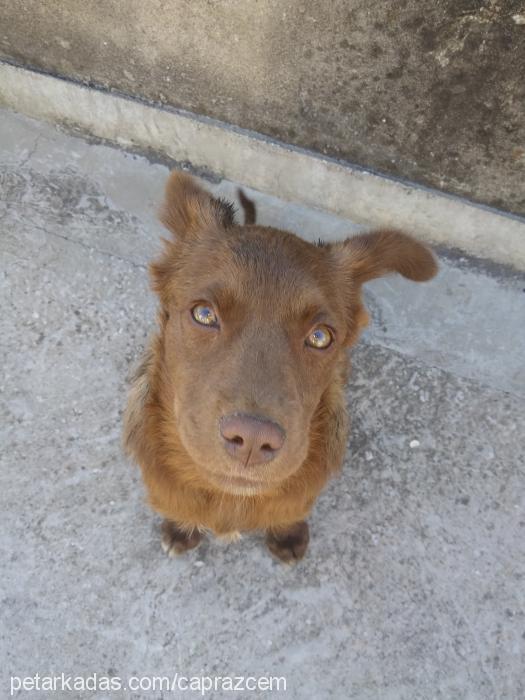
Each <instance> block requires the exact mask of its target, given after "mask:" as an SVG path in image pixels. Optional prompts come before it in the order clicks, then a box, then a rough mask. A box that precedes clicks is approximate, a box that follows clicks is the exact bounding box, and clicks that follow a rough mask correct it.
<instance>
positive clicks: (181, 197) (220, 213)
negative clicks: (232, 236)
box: [160, 170, 234, 240]
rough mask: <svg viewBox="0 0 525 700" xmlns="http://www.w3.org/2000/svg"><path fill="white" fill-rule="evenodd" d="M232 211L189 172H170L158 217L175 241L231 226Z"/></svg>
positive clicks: (232, 221) (226, 203) (231, 206)
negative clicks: (200, 231) (204, 231)
mask: <svg viewBox="0 0 525 700" xmlns="http://www.w3.org/2000/svg"><path fill="white" fill-rule="evenodd" d="M233 214H234V209H233V205H232V204H230V203H229V202H226V201H224V200H222V199H216V198H215V197H212V195H211V194H210V193H209V192H206V190H204V189H203V188H202V187H200V185H198V184H197V183H196V182H195V180H194V179H193V178H192V177H191V176H190V175H187V174H186V173H183V172H179V171H176V170H174V171H173V172H172V173H171V174H170V176H169V178H168V182H167V183H166V193H165V198H164V204H163V207H162V209H161V213H160V220H161V222H162V223H163V224H164V226H166V228H167V229H169V230H170V231H171V233H172V234H173V235H174V236H175V237H176V238H177V239H178V240H181V239H184V238H186V237H188V236H191V235H194V234H195V233H197V232H198V231H199V230H202V229H206V228H210V227H215V228H216V227H219V228H228V227H230V226H233V224H234V218H233Z"/></svg>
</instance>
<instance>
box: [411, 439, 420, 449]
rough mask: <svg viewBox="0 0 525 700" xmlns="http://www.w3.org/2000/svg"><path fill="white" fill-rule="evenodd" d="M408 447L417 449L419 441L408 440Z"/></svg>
mask: <svg viewBox="0 0 525 700" xmlns="http://www.w3.org/2000/svg"><path fill="white" fill-rule="evenodd" d="M410 447H412V448H414V447H419V440H410Z"/></svg>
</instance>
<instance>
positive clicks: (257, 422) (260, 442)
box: [219, 413, 284, 467]
mask: <svg viewBox="0 0 525 700" xmlns="http://www.w3.org/2000/svg"><path fill="white" fill-rule="evenodd" d="M219 426H220V433H221V436H222V439H223V442H224V447H225V448H226V451H227V452H228V453H229V454H230V455H231V456H232V457H234V458H235V459H236V460H237V461H239V462H242V463H243V464H244V466H245V467H251V466H255V465H256V464H263V463H264V462H269V461H270V460H272V459H273V458H274V457H275V456H276V455H277V453H278V452H279V450H280V449H281V447H282V446H283V444H284V430H283V429H282V428H281V426H280V425H277V423H273V422H272V421H270V420H267V419H265V418H257V417H255V416H248V415H246V414H243V413H236V414H233V415H230V416H224V417H223V418H221V420H220V424H219Z"/></svg>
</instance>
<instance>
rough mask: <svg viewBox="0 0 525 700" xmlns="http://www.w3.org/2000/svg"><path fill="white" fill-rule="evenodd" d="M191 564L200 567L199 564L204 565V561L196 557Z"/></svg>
mask: <svg viewBox="0 0 525 700" xmlns="http://www.w3.org/2000/svg"><path fill="white" fill-rule="evenodd" d="M193 566H198V567H199V568H200V567H201V566H204V562H203V561H201V560H200V559H197V561H196V562H193Z"/></svg>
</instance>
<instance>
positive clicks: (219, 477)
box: [206, 471, 272, 496]
mask: <svg viewBox="0 0 525 700" xmlns="http://www.w3.org/2000/svg"><path fill="white" fill-rule="evenodd" d="M206 476H207V478H208V479H209V481H211V483H212V484H213V485H214V486H215V487H218V488H220V489H221V490H223V491H227V492H229V493H232V494H234V495H238V496H252V495H255V494H259V493H263V492H265V491H271V490H272V485H271V484H270V483H269V482H268V481H267V480H265V479H264V480H263V479H260V478H257V477H254V476H243V475H240V474H220V473H217V472H209V471H207V472H206Z"/></svg>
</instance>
